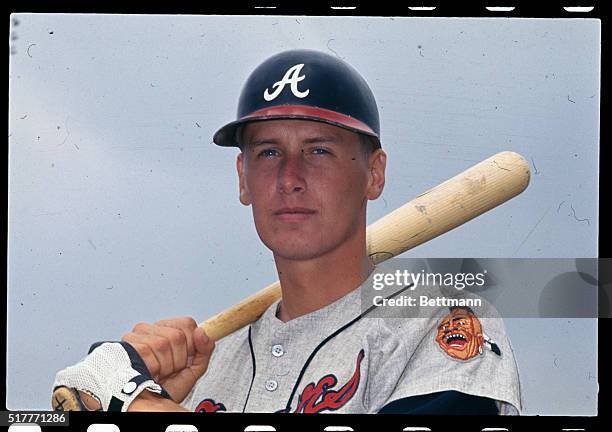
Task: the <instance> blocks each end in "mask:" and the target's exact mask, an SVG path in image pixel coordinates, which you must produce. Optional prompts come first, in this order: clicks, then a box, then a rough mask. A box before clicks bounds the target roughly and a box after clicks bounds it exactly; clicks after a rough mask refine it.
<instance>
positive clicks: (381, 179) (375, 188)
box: [366, 148, 387, 200]
mask: <svg viewBox="0 0 612 432" xmlns="http://www.w3.org/2000/svg"><path fill="white" fill-rule="evenodd" d="M386 167H387V154H386V153H385V152H384V150H383V149H381V148H379V149H376V150H374V151H373V152H372V153H371V154H370V155H369V156H368V188H367V191H366V196H367V198H368V199H369V200H375V199H377V198H378V197H379V196H380V195H381V194H382V191H383V189H384V187H385V168H386Z"/></svg>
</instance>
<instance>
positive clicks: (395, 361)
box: [372, 308, 521, 414]
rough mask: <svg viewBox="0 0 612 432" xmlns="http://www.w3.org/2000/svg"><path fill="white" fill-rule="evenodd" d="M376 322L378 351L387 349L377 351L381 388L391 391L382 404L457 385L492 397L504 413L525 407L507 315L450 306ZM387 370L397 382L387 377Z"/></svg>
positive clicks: (476, 394)
mask: <svg viewBox="0 0 612 432" xmlns="http://www.w3.org/2000/svg"><path fill="white" fill-rule="evenodd" d="M372 327H373V326H372ZM376 327H377V329H378V330H377V331H376V333H377V334H378V337H377V338H373V339H375V340H373V341H372V342H373V343H374V344H375V345H376V349H375V350H373V351H377V352H379V353H385V355H382V356H378V357H377V356H376V355H375V359H377V360H378V362H379V365H377V366H378V368H380V370H381V373H380V374H378V375H379V377H378V379H379V380H380V383H379V391H380V393H381V394H386V395H387V396H388V397H387V399H386V401H382V400H381V401H380V402H381V405H380V407H382V406H385V405H387V404H388V403H390V402H393V401H396V400H400V399H402V398H406V397H411V396H422V395H428V394H436V393H441V392H449V391H452V392H459V393H461V394H466V395H471V396H474V397H482V398H488V399H492V400H494V401H496V403H497V404H498V408H499V411H500V413H502V414H509V413H510V414H517V413H519V412H520V410H521V395H520V382H519V375H518V368H517V365H516V360H515V358H514V353H513V350H512V347H511V345H510V341H509V340H508V337H507V335H506V332H505V326H504V323H503V320H502V319H501V318H499V317H497V316H490V315H487V316H482V317H481V316H478V315H477V313H475V312H474V311H472V310H471V309H470V308H451V309H449V308H445V309H441V310H439V311H437V312H436V313H435V314H433V315H432V316H431V317H429V318H378V319H377V326H376ZM385 376H389V377H394V382H386V379H385ZM380 386H384V387H387V388H393V391H391V392H389V391H386V392H385V391H384V389H382V388H381V387H380ZM452 395H454V396H456V394H455V393H452ZM447 396H448V394H447ZM454 396H453V397H454ZM452 399H453V398H451V399H449V398H448V397H444V398H443V399H439V400H442V401H443V402H444V403H447V402H448V401H450V400H452Z"/></svg>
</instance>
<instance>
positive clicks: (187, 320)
mask: <svg viewBox="0 0 612 432" xmlns="http://www.w3.org/2000/svg"><path fill="white" fill-rule="evenodd" d="M155 324H157V325H160V326H162V327H172V328H175V329H178V330H181V331H182V332H183V334H184V335H185V339H186V341H187V356H188V357H192V356H193V355H194V354H195V346H194V345H193V330H194V329H195V328H196V327H197V326H198V324H197V323H196V321H195V320H194V319H193V318H191V317H179V318H172V319H166V320H160V321H157V322H156V323H155Z"/></svg>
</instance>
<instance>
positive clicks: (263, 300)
mask: <svg viewBox="0 0 612 432" xmlns="http://www.w3.org/2000/svg"><path fill="white" fill-rule="evenodd" d="M529 178H530V171H529V164H528V163H527V161H526V160H525V158H523V157H522V156H521V155H519V154H518V153H514V152H511V151H504V152H501V153H497V154H496V155H493V156H491V157H490V158H488V159H486V160H484V161H482V162H480V163H478V164H476V165H474V166H473V167H471V168H469V169H467V170H465V171H464V172H462V173H461V174H458V175H456V176H455V177H453V178H451V179H449V180H447V181H445V182H444V183H442V184H440V185H438V186H436V187H434V188H433V189H430V190H428V191H426V192H423V193H422V194H420V195H418V196H417V197H416V198H414V199H413V200H412V201H410V202H408V203H406V204H404V205H403V206H401V207H400V208H398V209H396V210H394V211H392V212H391V213H389V214H387V215H386V216H384V217H382V218H381V219H379V220H378V221H376V222H374V223H373V224H371V225H369V226H368V228H367V234H366V235H367V245H368V253H369V254H370V256H371V257H372V260H373V261H374V263H379V262H382V261H385V260H387V259H389V258H392V257H395V256H397V255H399V254H401V253H403V252H405V251H407V250H409V249H412V248H414V247H415V246H418V245H420V244H422V243H425V242H426V241H428V240H431V239H433V238H435V237H437V236H439V235H440V234H444V233H445V232H447V231H450V230H452V229H453V228H455V227H458V226H459V225H462V224H464V223H465V222H467V221H469V220H471V219H474V218H475V217H476V216H479V215H481V214H482V213H484V212H486V211H488V210H491V209H492V208H494V207H497V206H498V205H500V204H502V203H504V202H506V201H508V200H509V199H511V198H513V197H515V196H517V195H518V194H520V193H521V192H522V191H523V190H525V188H526V187H527V185H528V184H529ZM280 297H281V288H280V283H279V282H278V281H277V282H275V283H273V284H272V285H269V286H268V287H266V288H264V289H262V290H261V291H259V292H257V293H256V294H253V295H252V296H250V297H247V298H246V299H244V300H243V301H241V302H240V303H238V304H236V305H234V306H232V307H230V308H229V309H227V310H225V311H223V312H221V313H219V314H217V315H214V316H213V317H211V318H209V319H207V320H206V321H204V322H203V323H201V324H200V327H202V328H203V329H204V331H206V333H207V334H208V335H209V336H210V337H211V338H212V339H214V340H219V339H221V338H223V337H225V336H227V335H228V334H231V333H233V332H235V331H236V330H238V329H240V328H242V327H244V326H246V325H248V324H250V323H252V322H253V321H255V320H257V318H259V317H260V316H261V315H262V314H263V313H264V312H265V310H266V309H267V308H268V307H269V306H270V305H271V304H273V303H274V302H275V301H276V300H277V299H279V298H280Z"/></svg>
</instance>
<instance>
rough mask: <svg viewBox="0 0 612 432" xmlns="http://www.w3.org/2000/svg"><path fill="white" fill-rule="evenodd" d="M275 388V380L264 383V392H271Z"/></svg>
mask: <svg viewBox="0 0 612 432" xmlns="http://www.w3.org/2000/svg"><path fill="white" fill-rule="evenodd" d="M277 388H278V383H277V382H276V381H275V380H273V379H269V380H268V381H266V390H268V391H271V392H273V391H274V390H276V389H277Z"/></svg>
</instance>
